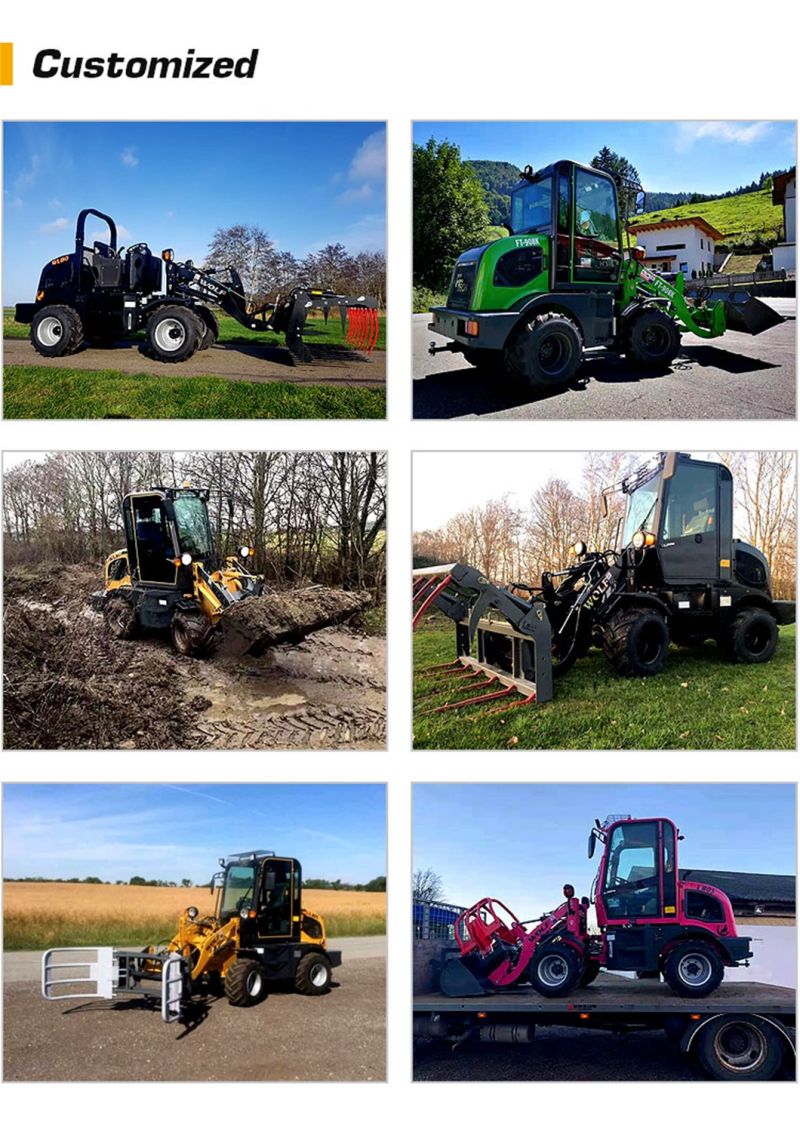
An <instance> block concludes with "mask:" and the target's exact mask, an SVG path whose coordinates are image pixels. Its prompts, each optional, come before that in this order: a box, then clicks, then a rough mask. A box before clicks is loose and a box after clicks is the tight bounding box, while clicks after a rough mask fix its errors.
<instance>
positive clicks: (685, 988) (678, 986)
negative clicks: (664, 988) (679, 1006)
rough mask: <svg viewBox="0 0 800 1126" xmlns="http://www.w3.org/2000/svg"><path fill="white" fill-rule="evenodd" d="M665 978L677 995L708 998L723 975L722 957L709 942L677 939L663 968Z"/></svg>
mask: <svg viewBox="0 0 800 1126" xmlns="http://www.w3.org/2000/svg"><path fill="white" fill-rule="evenodd" d="M662 973H663V974H664V980H665V981H666V983H667V985H668V986H669V987H670V989H671V990H672V992H673V993H677V995H678V996H679V997H707V996H708V995H709V993H713V992H714V990H715V989H717V988H718V987H719V984H720V982H721V981H722V979H723V977H724V976H725V965H724V963H723V961H722V958H721V957H720V956H719V954H718V953H717V951H716V949H715V948H714V947H713V946H712V945H711V943H710V942H703V941H702V940H697V941H693V940H691V939H690V940H688V941H686V942H678V943H677V944H676V945H675V946H673V948H672V949H671V950H670V952H669V954H668V955H667V959H666V961H665V962H664V967H663V970H662Z"/></svg>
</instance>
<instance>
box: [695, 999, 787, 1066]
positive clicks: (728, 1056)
mask: <svg viewBox="0 0 800 1126" xmlns="http://www.w3.org/2000/svg"><path fill="white" fill-rule="evenodd" d="M695 1051H696V1053H697V1058H698V1060H699V1062H700V1063H701V1064H702V1066H703V1067H704V1068H705V1070H706V1071H707V1072H708V1074H709V1075H711V1076H712V1077H713V1078H714V1079H740V1080H741V1079H774V1078H775V1076H776V1075H777V1074H778V1072H779V1071H780V1070H781V1067H782V1066H783V1061H784V1057H785V1055H786V1047H785V1045H784V1043H783V1040H782V1038H781V1034H780V1033H779V1032H778V1031H777V1030H776V1029H775V1028H773V1026H772V1025H771V1024H770V1023H769V1022H768V1021H765V1020H762V1019H761V1017H757V1016H748V1015H740V1014H738V1013H729V1014H728V1015H726V1016H721V1017H717V1019H716V1020H712V1021H709V1022H708V1024H706V1025H704V1026H703V1027H702V1028H701V1029H700V1031H699V1032H698V1033H697V1039H696V1041H695Z"/></svg>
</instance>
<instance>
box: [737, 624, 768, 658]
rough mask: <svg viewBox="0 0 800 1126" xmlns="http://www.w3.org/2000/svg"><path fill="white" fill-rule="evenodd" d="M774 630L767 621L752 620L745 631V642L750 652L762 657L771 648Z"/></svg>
mask: <svg viewBox="0 0 800 1126" xmlns="http://www.w3.org/2000/svg"><path fill="white" fill-rule="evenodd" d="M771 638H772V631H771V630H770V628H769V626H768V625H767V623H766V622H751V623H750V625H749V626H748V627H747V629H746V630H745V631H744V644H745V648H746V649H747V652H748V653H751V654H752V655H753V656H754V657H760V656H761V654H762V653H765V652H766V651H767V649H768V648H769V643H770V640H771Z"/></svg>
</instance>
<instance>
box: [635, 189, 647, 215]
mask: <svg viewBox="0 0 800 1126" xmlns="http://www.w3.org/2000/svg"><path fill="white" fill-rule="evenodd" d="M646 206H647V194H646V193H645V192H637V193H636V201H635V203H634V205H633V210H634V214H635V215H644V213H645V209H646Z"/></svg>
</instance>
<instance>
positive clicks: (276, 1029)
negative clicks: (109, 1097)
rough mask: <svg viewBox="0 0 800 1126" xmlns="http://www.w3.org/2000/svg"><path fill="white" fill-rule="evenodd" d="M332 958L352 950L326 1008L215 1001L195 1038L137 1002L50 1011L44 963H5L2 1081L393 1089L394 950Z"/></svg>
mask: <svg viewBox="0 0 800 1126" xmlns="http://www.w3.org/2000/svg"><path fill="white" fill-rule="evenodd" d="M331 947H332V948H338V949H341V950H342V956H343V964H342V966H341V967H339V968H338V969H337V970H335V971H334V988H333V989H332V990H331V992H330V993H328V994H326V995H325V996H322V997H304V996H301V995H300V994H297V993H293V992H277V991H276V992H273V993H270V994H269V995H268V996H267V997H266V998H265V1000H264V1001H262V1003H261V1004H260V1005H255V1006H253V1007H252V1008H246V1009H238V1008H232V1007H231V1006H230V1005H229V1004H228V1003H227V1001H226V1000H225V998H224V997H223V998H216V997H212V998H209V999H208V1003H207V1005H206V1006H205V1007H203V1008H199V1009H198V1012H197V1015H196V1019H195V1021H194V1023H192V1024H190V1025H187V1026H186V1027H184V1026H183V1025H181V1024H164V1023H163V1022H162V1020H161V1018H160V1015H159V1013H158V1012H157V1011H153V1010H152V1009H151V1008H148V1007H147V1006H146V1005H145V1003H144V1002H142V1001H140V1000H139V999H135V998H134V999H131V1000H118V1001H89V1002H85V1001H77V1000H75V1001H64V1002H58V1001H50V1002H48V1001H45V1000H44V999H43V998H42V997H41V994H40V992H39V986H38V977H39V964H40V958H41V955H40V954H39V953H35V954H30V953H28V952H23V953H22V954H19V955H14V954H11V955H9V954H6V955H5V957H4V974H5V978H6V981H5V988H4V1005H3V1025H4V1035H3V1078H4V1079H5V1080H6V1081H9V1080H12V1081H13V1080H35V1081H41V1080H56V1081H60V1080H171V1081H182V1080H183V1081H189V1080H191V1081H201V1080H212V1081H213V1080H250V1081H253V1080H283V1079H301V1080H324V1081H331V1080H334V1081H344V1080H348V1081H359V1080H361V1081H364V1080H371V1081H380V1080H383V1079H385V1077H386V963H385V940H384V939H383V938H381V937H378V938H360V939H340V940H338V941H336V940H332V941H331ZM34 974H35V979H36V983H34V981H33V980H32V976H33V975H34Z"/></svg>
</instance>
